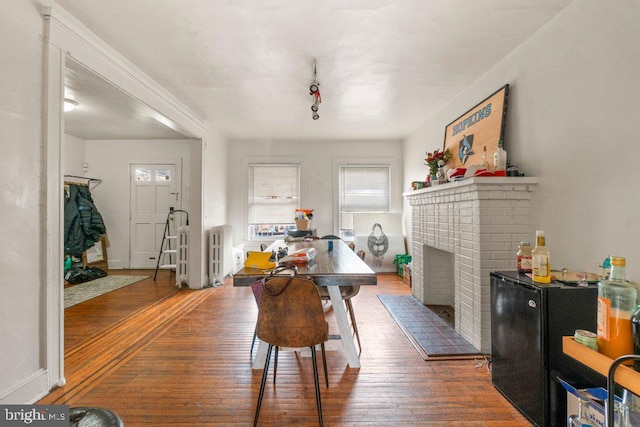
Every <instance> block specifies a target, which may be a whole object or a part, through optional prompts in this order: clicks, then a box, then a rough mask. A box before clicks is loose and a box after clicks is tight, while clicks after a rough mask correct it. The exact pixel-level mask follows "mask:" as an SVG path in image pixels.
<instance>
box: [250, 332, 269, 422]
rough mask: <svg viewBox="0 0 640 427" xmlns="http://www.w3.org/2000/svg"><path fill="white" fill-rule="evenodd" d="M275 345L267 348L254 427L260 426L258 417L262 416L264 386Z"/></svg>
mask: <svg viewBox="0 0 640 427" xmlns="http://www.w3.org/2000/svg"><path fill="white" fill-rule="evenodd" d="M272 350H273V345H271V344H269V347H268V348H267V359H266V360H265V361H264V371H263V372H262V382H261V383H260V393H258V404H257V405H256V415H255V417H254V418H253V426H254V427H255V426H257V425H258V417H259V416H260V406H261V405H262V396H264V386H265V384H266V382H267V372H268V371H269V362H270V361H271V351H272Z"/></svg>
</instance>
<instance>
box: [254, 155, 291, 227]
mask: <svg viewBox="0 0 640 427" xmlns="http://www.w3.org/2000/svg"><path fill="white" fill-rule="evenodd" d="M299 207H300V167H299V166H298V165H293V164H250V165H249V238H250V239H253V238H260V237H272V236H276V237H278V236H284V235H285V233H286V231H287V230H289V229H295V223H294V213H295V210H296V209H297V208H299Z"/></svg>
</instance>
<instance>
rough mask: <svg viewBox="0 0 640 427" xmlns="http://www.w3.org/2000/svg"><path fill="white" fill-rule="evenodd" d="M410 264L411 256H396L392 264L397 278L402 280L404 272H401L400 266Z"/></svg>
mask: <svg viewBox="0 0 640 427" xmlns="http://www.w3.org/2000/svg"><path fill="white" fill-rule="evenodd" d="M410 262H411V255H409V254H400V255H396V259H395V260H394V261H393V263H394V264H395V265H396V269H397V271H398V276H400V277H402V278H404V272H403V268H402V266H403V265H404V264H409V263H410Z"/></svg>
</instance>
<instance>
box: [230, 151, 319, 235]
mask: <svg viewBox="0 0 640 427" xmlns="http://www.w3.org/2000/svg"><path fill="white" fill-rule="evenodd" d="M243 160H244V161H243V169H244V173H243V180H244V184H245V185H244V189H245V194H244V196H243V204H242V205H243V214H242V227H243V231H242V235H243V236H244V240H246V241H248V242H262V241H273V240H274V237H273V236H256V237H253V238H252V237H251V236H250V235H249V195H250V193H251V185H252V183H251V178H250V175H251V171H250V168H251V166H252V165H266V166H269V165H273V166H277V165H291V166H297V167H298V180H299V195H298V196H299V197H298V200H299V204H300V206H302V203H303V200H304V198H305V196H304V195H305V188H306V182H307V180H306V173H305V167H304V161H303V160H304V159H303V158H301V157H268V156H263V157H245V158H244V159H243ZM291 215H292V223H293V215H294V213H293V212H292V213H291Z"/></svg>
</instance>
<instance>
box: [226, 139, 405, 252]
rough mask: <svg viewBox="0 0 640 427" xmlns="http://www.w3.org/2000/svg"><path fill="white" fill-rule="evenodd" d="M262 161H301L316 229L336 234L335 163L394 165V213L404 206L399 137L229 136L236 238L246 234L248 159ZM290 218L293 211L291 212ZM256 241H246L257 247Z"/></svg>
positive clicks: (305, 200) (303, 201) (303, 200)
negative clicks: (245, 138)
mask: <svg viewBox="0 0 640 427" xmlns="http://www.w3.org/2000/svg"><path fill="white" fill-rule="evenodd" d="M260 161H273V162H277V161H282V162H287V161H288V162H300V164H301V185H300V193H301V194H300V206H301V207H302V208H306V209H313V210H314V212H313V222H312V227H313V228H315V229H317V233H318V234H319V235H320V236H322V235H325V234H336V232H337V223H336V219H335V218H334V214H335V209H337V206H335V205H334V200H335V196H336V188H335V184H336V183H335V179H336V176H334V175H335V173H334V162H337V161H343V162H345V163H348V162H354V163H357V162H363V161H371V162H379V163H391V164H392V182H391V186H392V208H391V209H392V212H401V209H402V187H401V180H402V178H401V177H402V143H401V142H400V141H303V142H299V141H231V142H230V144H229V162H228V163H229V165H230V167H229V174H228V200H229V201H228V203H229V223H230V224H231V225H232V226H233V231H234V243H235V244H238V243H240V242H241V241H244V239H246V238H247V230H246V226H245V224H246V221H247V218H246V212H247V198H248V194H247V188H249V187H248V186H249V183H248V178H249V171H248V164H249V163H251V162H260ZM291 216H292V220H293V212H292V213H291ZM259 245H260V243H259V242H257V243H256V242H253V243H251V242H245V249H246V250H255V249H257V248H258V247H259Z"/></svg>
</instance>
